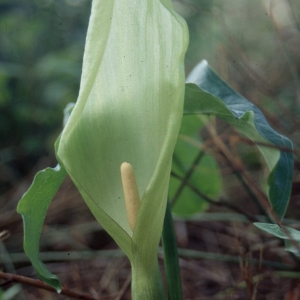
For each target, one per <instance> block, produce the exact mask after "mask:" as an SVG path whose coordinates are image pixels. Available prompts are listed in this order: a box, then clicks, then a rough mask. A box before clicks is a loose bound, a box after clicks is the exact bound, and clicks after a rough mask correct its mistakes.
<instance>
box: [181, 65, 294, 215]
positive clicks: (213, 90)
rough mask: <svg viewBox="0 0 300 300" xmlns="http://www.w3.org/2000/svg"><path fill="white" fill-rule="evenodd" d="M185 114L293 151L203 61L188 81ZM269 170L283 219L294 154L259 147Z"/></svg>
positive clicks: (271, 191)
mask: <svg viewBox="0 0 300 300" xmlns="http://www.w3.org/2000/svg"><path fill="white" fill-rule="evenodd" d="M187 82H192V83H187V84H186V92H185V107H184V113H185V114H196V113H199V114H206V115H215V116H218V117H220V118H222V119H224V120H225V121H227V122H228V123H229V124H231V125H233V126H235V127H236V128H237V129H238V130H239V131H240V132H241V133H243V134H245V135H246V136H247V137H249V138H250V139H251V140H253V141H254V142H255V141H257V142H264V143H267V142H271V143H272V144H273V145H276V146H279V147H284V148H288V149H293V145H292V143H291V141H290V140H289V139H288V138H286V137H284V136H282V135H280V134H279V133H277V132H276V131H275V130H273V129H272V128H271V127H270V126H269V124H268V123H267V121H266V118H265V117H264V115H263V114H262V112H261V111H260V110H259V109H258V108H257V107H256V106H254V105H253V104H252V103H250V102H249V101H247V100H246V99H245V98H243V97H242V96H241V95H239V94H238V93H237V92H235V91H234V90H233V89H232V88H231V87H230V86H228V85H227V84H226V83H225V82H224V81H223V80H222V79H221V78H220V77H218V75H217V74H216V73H215V72H214V71H213V70H212V69H211V68H210V67H209V66H208V64H207V62H206V61H202V62H201V63H200V64H199V65H197V66H196V67H195V69H194V70H193V71H192V72H191V74H190V75H189V76H188V78H187ZM258 148H259V149H260V151H261V153H262V154H263V156H264V158H265V160H266V162H267V164H268V166H269V169H270V176H269V179H268V184H269V190H268V196H269V200H270V203H271V205H272V207H273V210H274V211H275V212H276V213H277V214H278V216H279V217H280V218H283V216H284V214H285V211H286V208H287V205H288V202H289V197H290V193H291V184H292V174H293V153H292V152H291V151H290V152H287V151H279V150H277V149H274V148H270V147H263V146H258Z"/></svg>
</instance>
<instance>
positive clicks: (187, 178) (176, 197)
mask: <svg viewBox="0 0 300 300" xmlns="http://www.w3.org/2000/svg"><path fill="white" fill-rule="evenodd" d="M204 154H205V153H204V151H203V150H200V151H199V153H198V155H197V156H196V158H195V159H194V161H193V162H192V164H191V166H190V168H189V170H188V171H187V172H186V174H185V176H184V181H182V182H181V184H180V186H179V187H178V189H177V191H176V193H175V195H174V197H173V198H172V199H171V201H170V203H171V205H172V206H173V205H174V204H175V202H176V200H177V199H178V197H179V196H180V194H181V193H182V191H183V189H184V187H185V182H186V181H188V180H189V179H190V177H191V176H192V174H193V173H194V171H195V169H196V167H197V165H198V163H199V162H200V160H201V159H202V157H203V156H204Z"/></svg>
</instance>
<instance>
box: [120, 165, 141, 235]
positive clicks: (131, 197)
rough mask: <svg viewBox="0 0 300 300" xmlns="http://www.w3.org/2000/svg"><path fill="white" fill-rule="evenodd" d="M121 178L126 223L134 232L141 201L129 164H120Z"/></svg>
mask: <svg viewBox="0 0 300 300" xmlns="http://www.w3.org/2000/svg"><path fill="white" fill-rule="evenodd" d="M121 177H122V185H123V192H124V200H125V205H126V211H127V217H128V222H129V225H130V228H131V229H132V231H134V227H135V222H136V217H137V214H138V212H139V209H140V205H141V200H140V196H139V191H138V187H137V184H136V179H135V175H134V170H133V168H132V166H131V164H130V163H128V162H124V163H122V165H121Z"/></svg>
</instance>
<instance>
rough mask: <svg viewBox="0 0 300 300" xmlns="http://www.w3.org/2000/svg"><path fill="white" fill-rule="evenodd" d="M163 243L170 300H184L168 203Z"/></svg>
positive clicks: (168, 204)
mask: <svg viewBox="0 0 300 300" xmlns="http://www.w3.org/2000/svg"><path fill="white" fill-rule="evenodd" d="M162 242H163V248H164V256H165V271H166V279H167V287H168V299H169V300H182V288H181V277H180V268H179V258H178V250H177V244H176V237H175V231H174V225H173V218H172V211H171V205H170V202H169V201H168V203H167V209H166V215H165V220H164V229H163V234H162Z"/></svg>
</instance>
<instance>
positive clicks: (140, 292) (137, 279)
mask: <svg viewBox="0 0 300 300" xmlns="http://www.w3.org/2000/svg"><path fill="white" fill-rule="evenodd" d="M138 261H140V260H135V262H138ZM135 262H132V263H131V271H132V281H131V292H132V300H165V299H166V295H165V291H164V286H163V282H162V277H161V274H160V270H159V265H158V261H157V258H156V259H155V261H153V263H152V264H143V263H135Z"/></svg>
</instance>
